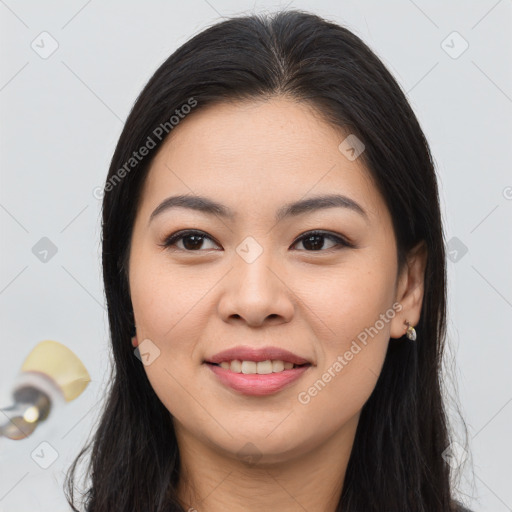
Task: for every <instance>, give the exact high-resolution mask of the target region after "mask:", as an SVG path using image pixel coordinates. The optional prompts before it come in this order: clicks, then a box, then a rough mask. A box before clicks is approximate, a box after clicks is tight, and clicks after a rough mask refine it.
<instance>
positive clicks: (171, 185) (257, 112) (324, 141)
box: [143, 98, 387, 217]
mask: <svg viewBox="0 0 512 512" xmlns="http://www.w3.org/2000/svg"><path fill="white" fill-rule="evenodd" d="M197 109H198V110H196V111H194V112H193V114H191V115H189V116H188V117H185V119H183V120H181V121H180V123H179V124H178V125H177V126H176V127H175V128H174V129H173V131H172V132H171V133H170V135H169V136H168V138H167V139H166V141H165V142H164V144H163V145H162V146H161V148H160V150H159V152H158V154H157V155H156V157H155V159H154V160H153V162H152V165H151V167H150V169H149V173H148V176H147V178H146V182H145V186H144V191H143V204H145V205H146V207H147V208H149V206H150V205H152V206H153V208H154V207H155V205H156V204H157V203H159V202H160V201H162V200H163V199H165V198H166V197H167V196H169V195H171V193H180V194H198V195H199V194H200V195H208V196H213V197H214V198H215V199H216V200H218V201H220V202H222V203H224V204H226V205H234V206H233V208H232V209H233V210H236V211H237V212H238V210H240V209H241V210H246V211H249V210H251V211H252V213H253V214H254V213H256V212H258V208H261V206H262V204H265V205H267V204H268V205H271V204H274V206H275V207H276V209H277V208H278V207H279V206H280V205H282V203H284V202H289V201H294V200H298V199H300V198H304V197H307V196H308V195H319V194H326V193H334V192H337V193H340V194H344V195H347V196H349V197H351V198H352V199H354V200H355V201H357V202H358V203H359V204H362V205H364V208H365V210H366V211H368V213H369V214H370V215H374V216H377V217H379V216H381V217H382V216H383V215H384V216H385V215H386V213H387V208H386V206H385V204H384V201H383V199H382V197H381V196H380V194H379V193H378V191H377V188H376V187H375V185H374V183H373V180H372V178H371V175H370V173H369V171H368V170H367V169H366V168H365V166H364V164H363V163H362V159H360V158H356V159H355V160H349V159H348V158H347V156H346V153H344V152H343V151H340V149H339V146H340V143H342V141H344V140H345V139H346V137H347V135H349V134H348V132H343V130H341V129H336V128H334V127H333V126H331V125H330V124H327V123H326V122H325V121H324V120H323V118H322V117H321V115H320V114H319V113H318V112H317V111H316V110H315V109H314V108H313V107H311V106H310V105H308V104H306V103H304V102H297V101H295V100H291V99H283V98H273V99H270V100H266V101H245V102H230V103H222V104H217V105H212V106H208V107H205V108H203V109H201V108H200V104H199V105H198V107H197Z"/></svg>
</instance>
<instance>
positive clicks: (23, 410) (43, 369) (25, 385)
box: [0, 340, 91, 440]
mask: <svg viewBox="0 0 512 512" xmlns="http://www.w3.org/2000/svg"><path fill="white" fill-rule="evenodd" d="M90 381H91V377H90V376H89V373H88V372H87V369H86V368H85V366H84V365H83V363H82V361H80V359H79V358H78V357H77V356H76V355H75V353H74V352H72V351H71V350H70V349H69V348H67V347H66V346H65V345H62V343H58V342H57V341H52V340H45V341H41V342H40V343H38V344H37V345H36V346H35V348H34V349H33V350H32V352H30V354H29V355H28V356H27V358H26V359H25V361H24V363H23V365H22V366H21V370H20V373H19V374H18V377H17V379H16V382H15V384H14V387H13V394H12V396H13V401H14V404H13V405H12V406H10V407H7V408H3V409H0V412H1V413H3V414H0V436H5V437H8V438H9V439H14V440H19V439H24V438H26V437H28V436H29V435H30V434H31V433H32V432H33V431H34V430H35V428H36V427H37V425H38V424H39V423H40V422H41V421H44V420H45V419H46V418H47V417H48V415H49V414H50V410H51V407H52V403H53V402H54V401H58V400H59V399H63V400H64V401H65V402H71V401H72V400H74V399H75V398H77V397H78V396H80V394H81V393H82V392H83V391H84V389H85V388H86V387H87V385H88V384H89V382H90Z"/></svg>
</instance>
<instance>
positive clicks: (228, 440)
mask: <svg viewBox="0 0 512 512" xmlns="http://www.w3.org/2000/svg"><path fill="white" fill-rule="evenodd" d="M346 135H347V134H343V133H342V132H341V130H336V129H335V128H333V127H332V126H331V125H329V124H326V123H325V122H324V121H323V120H322V118H321V117H320V115H319V114H318V113H317V112H316V111H315V110H313V109H312V108H311V107H310V106H308V105H307V104H305V103H298V102H296V101H294V100H291V99H287V98H283V97H274V98H271V99H270V100H267V101H250V102H248V101H246V102H243V103H241V102H238V103H223V104H221V105H216V106H210V107H206V108H203V109H201V110H197V111H196V112H194V113H193V115H189V116H188V117H187V118H185V119H184V120H183V121H181V122H180V124H179V125H178V126H177V127H175V128H174V130H173V131H172V132H171V134H170V136H169V138H168V139H167V140H166V142H165V144H164V145H163V146H162V148H160V150H159V152H158V154H157V155H156V157H155V159H154V160H153V162H152V164H151V168H150V170H149V174H148V177H147V180H146V182H145V185H144V189H143V193H142V196H141V201H140V203H139V207H138V211H137V217H136V221H135V225H134V228H133V236H132V243H131V250H130V260H129V283H130V291H131V299H132V304H133V309H134V315H135V321H136V325H137V339H138V340H139V343H140V342H141V341H142V340H150V343H152V344H153V345H152V346H153V347H154V346H156V347H158V350H159V351H160V353H159V355H158V357H156V358H155V359H154V360H153V361H152V362H151V363H150V364H148V365H145V371H146V373H147V376H148V379H149V381H150V383H151V385H152V387H153V389H154V391H155V393H156V394H157V395H158V397H159V399H160V400H161V401H162V403H163V404H164V405H165V407H166V408H167V409H168V410H169V412H170V413H171V414H172V417H173V422H174V425H175V431H176V437H177V440H178V445H179V450H180V458H181V468H180V475H181V478H180V485H179V489H178V493H179V496H180V499H181V500H182V502H183V506H184V507H185V510H188V509H189V507H193V508H194V509H196V510H197V511H199V512H202V511H208V512H217V511H219V512H220V511H225V510H233V511H235V510H244V511H260V510H281V511H284V512H286V511H298V510H300V511H303V510H308V511H310V512H313V511H322V512H325V511H327V512H329V511H334V510H335V508H336V505H337V503H338V500H339V497H340V495H341V491H342V486H343V479H344V475H345V470H346V466H347V463H348V459H349V456H350V451H351V448H352V444H353V440H354V435H355V431H356V427H357V423H358V420H359V415H360V411H361V408H362V406H363V405H364V403H365V402H366V400H367V399H368V398H369V396H370V394H371V392H372V391H373V389H374V387H375V384H376V381H377V378H378V375H379V373H380V371H381V368H382V364H383V361H384V357H385V354H386V349H387V346H388V343H389V339H390V337H392V338H399V337H401V336H403V334H404V333H405V330H406V325H405V324H404V321H405V320H406V319H407V320H408V321H409V322H410V323H411V324H412V325H416V324H417V322H418V320H419V315H420V311H421V303H422V300H423V289H424V288H423V286H424V281H423V280H424V269H425V263H426V253H425V251H424V249H423V246H420V245H418V246H417V247H416V248H415V250H413V251H411V253H410V255H409V260H408V265H407V266H406V267H405V268H404V270H403V272H402V273H401V274H400V275H398V272H397V270H398V268H397V254H396V247H395V236H394V233H393V228H392V222H391V217H390V214H389V211H388V209H387V207H386V205H385V203H384V200H383V198H382V197H381V196H380V194H379V192H378V190H377V188H376V187H375V185H374V183H373V182H372V180H371V178H370V174H369V172H368V171H367V170H366V169H365V168H364V166H363V164H362V159H356V160H353V161H350V160H349V159H347V158H346V156H345V155H344V154H342V152H341V151H340V150H339V149H338V146H339V144H340V142H341V141H342V140H343V139H344V138H345V137H346ZM333 192H337V193H340V194H344V195H346V196H348V197H350V198H351V199H353V200H354V201H356V202H357V203H358V204H359V205H360V206H361V207H362V208H363V209H364V210H365V211H366V214H367V218H365V217H363V216H362V215H360V214H358V213H357V212H355V211H352V210H349V209H346V208H327V209H322V210H318V211H314V212H307V213H305V214H302V215H300V216H297V217H290V218H288V219H283V220H281V221H280V222H278V223H276V222H275V219H274V215H275V212H276V211H277V210H278V209H279V208H280V207H282V206H283V205H284V204H285V203H288V202H292V201H297V200H300V199H303V198H305V197H306V198H309V197H313V196H317V195H323V194H330V193H333ZM177 194H189V195H204V196H207V197H209V198H212V199H214V200H216V201H218V202H220V203H223V204H225V205H226V206H229V207H230V208H231V209H233V210H235V211H236V213H237V218H236V220H227V219H222V218H220V217H219V216H216V215H211V216H208V215H206V214H204V213H202V212H198V211H193V210H190V209H185V208H174V209H169V210H167V211H164V212H162V213H161V214H160V215H157V216H156V217H155V218H154V219H153V220H152V221H151V222H149V219H150V215H151V213H152V212H153V210H154V209H155V208H156V207H157V206H158V205H159V204H160V203H161V202H162V201H163V200H164V199H166V198H167V197H169V196H171V195H177ZM148 222H149V224H148ZM183 229H194V230H199V231H201V232H204V233H205V234H206V235H207V236H209V237H210V238H204V239H203V242H202V246H201V244H200V243H199V244H198V245H196V247H197V248H196V249H194V245H193V244H191V243H190V238H188V239H181V240H178V241H177V242H176V244H175V245H174V246H172V247H168V248H165V247H162V246H161V244H163V243H164V241H165V239H166V238H167V237H168V236H169V235H170V234H172V233H175V232H177V231H179V230H183ZM313 229H319V230H323V231H327V232H329V233H332V234H337V235H341V236H342V237H346V238H348V239H349V240H350V241H351V242H353V243H354V244H355V248H351V247H344V246H337V245H336V242H333V241H331V240H329V239H328V238H323V246H322V245H321V244H322V239H320V242H319V244H320V249H319V250H314V247H313V249H312V248H311V247H312V246H311V244H310V245H308V244H307V243H306V242H304V241H300V240H299V241H297V240H298V239H299V237H300V236H301V235H303V234H305V233H307V232H308V231H310V230H313ZM248 236H250V237H253V238H254V239H255V240H256V241H257V243H258V244H259V246H260V247H261V248H262V250H263V252H262V254H261V255H260V256H259V257H258V258H257V259H256V260H255V261H253V262H251V263H248V262H247V261H246V260H244V259H243V258H242V257H240V256H239V254H238V253H237V252H236V249H237V247H238V246H239V244H240V243H241V242H242V241H243V240H244V239H245V238H246V237H248ZM185 243H187V245H184V244H185ZM190 247H192V249H190ZM187 248H188V251H187ZM394 303H399V305H400V306H401V310H400V311H399V312H398V311H396V310H394V309H393V304H394ZM389 311H393V312H394V313H395V314H394V316H393V317H392V318H390V319H389V320H388V321H387V322H384V327H383V328H381V329H380V330H379V332H378V334H377V335H374V336H373V337H372V338H369V342H368V343H367V344H366V345H362V344H361V343H360V344H359V345H360V346H361V347H362V349H361V350H360V351H359V352H358V353H357V354H356V355H354V357H353V359H352V360H350V361H348V363H347V364H346V366H344V367H343V369H342V370H341V371H340V372H339V373H338V374H336V376H335V377H334V378H332V379H331V380H330V382H328V384H326V385H325V387H323V389H321V391H319V392H318V393H317V394H316V395H315V396H314V397H311V399H310V401H309V402H308V403H307V404H304V403H301V402H300V401H299V400H298V395H299V393H300V392H304V391H307V390H308V389H309V388H310V387H311V386H312V385H313V384H314V383H315V382H316V381H318V379H321V378H322V375H323V374H324V373H325V372H326V371H327V369H328V368H329V367H331V368H332V366H333V363H334V362H335V361H337V358H338V356H340V355H341V356H343V354H344V353H345V352H346V351H347V350H348V349H349V348H350V346H351V343H352V342H353V341H354V340H355V339H356V338H357V336H358V334H359V333H361V332H362V331H363V330H364V329H365V328H367V327H369V326H374V325H376V321H377V320H378V319H379V315H381V314H383V313H386V312H389ZM146 343H148V342H147V341H146ZM238 345H249V346H252V347H262V346H266V345H267V346H268V345H273V346H278V347H281V348H285V349H287V350H290V351H292V352H294V353H296V354H298V355H300V356H302V357H304V358H305V359H307V360H309V361H311V363H312V366H311V367H310V368H309V369H308V370H307V371H306V372H305V373H304V374H303V376H302V377H301V378H300V379H299V380H297V381H295V382H294V383H293V384H291V385H290V386H288V387H287V388H285V389H282V390H280V391H279V392H277V393H274V394H272V395H268V396H263V397H261V396H256V397H255V396H247V395H244V394H241V393H239V392H237V391H234V390H232V389H231V388H228V387H225V386H224V385H223V384H221V383H220V382H219V381H218V379H217V377H216V375H214V374H213V372H212V371H211V370H210V368H209V367H208V366H207V365H205V364H203V361H204V360H205V359H207V358H208V356H212V355H213V354H215V353H217V352H219V351H221V350H224V349H226V348H231V347H234V346H238ZM247 443H252V444H251V445H250V446H252V450H253V451H254V457H253V459H252V462H247V461H246V460H244V459H242V458H241V456H240V455H238V453H239V451H240V450H241V449H242V448H243V447H244V446H246V445H247ZM247 449H248V448H247V446H246V450H247Z"/></svg>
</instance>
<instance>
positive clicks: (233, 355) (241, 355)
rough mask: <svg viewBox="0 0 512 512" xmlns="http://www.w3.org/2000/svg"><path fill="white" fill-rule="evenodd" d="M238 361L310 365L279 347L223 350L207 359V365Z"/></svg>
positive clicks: (241, 347)
mask: <svg viewBox="0 0 512 512" xmlns="http://www.w3.org/2000/svg"><path fill="white" fill-rule="evenodd" d="M235 359H238V360H239V361H255V362H259V361H267V360H269V359H270V360H273V361H283V362H285V363H286V362H289V363H293V364H308V363H310V362H309V361H308V360H307V359H304V358H303V357H300V356H298V355H297V354H294V353H293V352H290V351H289V350H284V349H282V348H279V347H262V348H252V347H248V346H239V347H233V348H229V349H227V350H223V351H222V352H219V353H217V354H215V355H213V356H211V357H210V358H208V359H206V360H205V362H207V363H216V364H219V363H222V362H224V361H234V360H235Z"/></svg>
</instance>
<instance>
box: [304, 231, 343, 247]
mask: <svg viewBox="0 0 512 512" xmlns="http://www.w3.org/2000/svg"><path fill="white" fill-rule="evenodd" d="M325 239H327V240H330V241H331V242H333V243H334V245H332V246H331V247H327V249H325V247H324V243H325ZM299 242H300V243H302V244H303V246H304V247H305V248H306V250H307V251H308V252H312V251H322V250H328V249H333V248H337V249H341V248H342V247H353V245H352V244H350V243H349V242H348V241H347V240H345V239H343V238H341V237H339V236H337V235H334V234H333V233H326V232H324V231H310V232H309V233H306V234H305V235H302V236H301V237H300V238H299V239H298V240H297V241H296V242H295V243H294V245H296V244H298V243H299Z"/></svg>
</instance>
